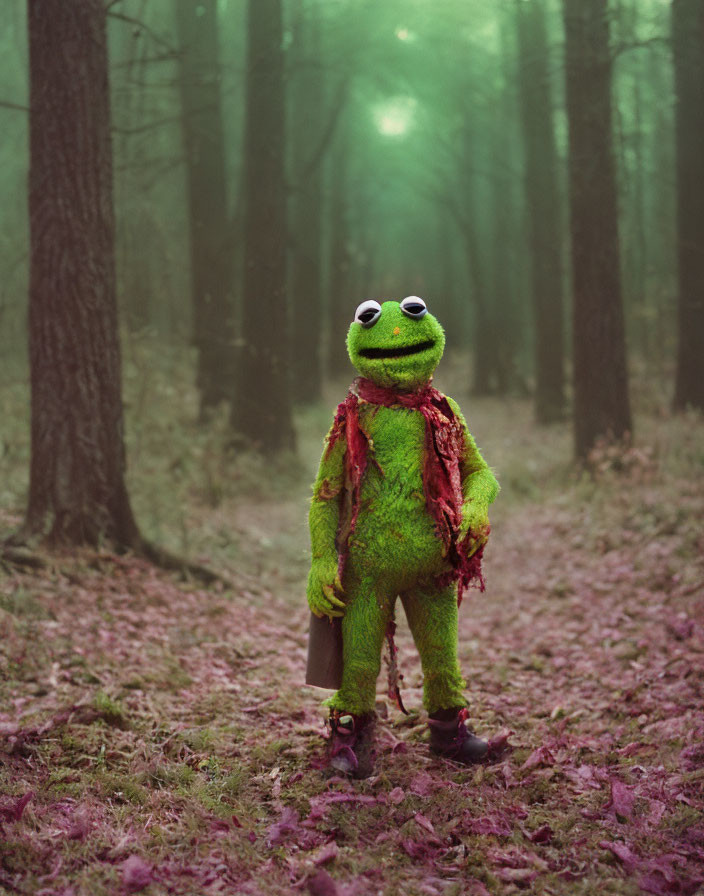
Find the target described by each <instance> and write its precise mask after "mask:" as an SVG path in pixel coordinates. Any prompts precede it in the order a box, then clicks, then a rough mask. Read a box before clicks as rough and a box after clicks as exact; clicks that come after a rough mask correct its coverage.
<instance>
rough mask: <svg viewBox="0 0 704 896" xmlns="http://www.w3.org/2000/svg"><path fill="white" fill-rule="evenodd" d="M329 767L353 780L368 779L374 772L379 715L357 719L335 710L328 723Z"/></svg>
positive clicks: (371, 714)
mask: <svg viewBox="0 0 704 896" xmlns="http://www.w3.org/2000/svg"><path fill="white" fill-rule="evenodd" d="M328 724H329V725H330V732H331V733H330V740H329V744H328V756H329V758H330V765H331V767H332V768H334V769H337V771H339V772H342V773H343V774H344V775H349V776H350V777H352V778H368V777H369V775H371V773H372V772H373V770H374V759H375V758H376V750H375V749H374V734H375V730H376V713H373V712H370V713H366V714H365V715H361V716H356V715H353V714H352V713H349V712H347V713H345V712H340V711H339V710H337V709H334V710H333V711H332V712H331V713H330V718H329V720H328Z"/></svg>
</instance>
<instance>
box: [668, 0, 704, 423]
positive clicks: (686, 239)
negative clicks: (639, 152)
mask: <svg viewBox="0 0 704 896" xmlns="http://www.w3.org/2000/svg"><path fill="white" fill-rule="evenodd" d="M672 51H673V59H674V66H675V97H676V103H675V136H676V168H677V262H678V270H679V277H678V305H677V307H678V336H679V341H678V350H677V375H676V381H675V395H674V407H675V409H676V410H683V409H684V408H686V407H693V408H698V409H699V410H700V411H704V0H672Z"/></svg>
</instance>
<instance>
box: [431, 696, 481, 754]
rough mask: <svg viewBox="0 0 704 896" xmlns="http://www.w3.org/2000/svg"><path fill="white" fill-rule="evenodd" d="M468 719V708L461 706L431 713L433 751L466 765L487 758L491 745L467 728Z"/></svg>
mask: <svg viewBox="0 0 704 896" xmlns="http://www.w3.org/2000/svg"><path fill="white" fill-rule="evenodd" d="M466 719H467V710H466V709H464V708H460V707H453V708H452V709H441V710H439V711H438V712H433V713H431V714H430V717H429V719H428V724H429V725H430V750H431V752H432V753H437V755H438V756H444V757H445V758H446V759H454V761H455V762H463V763H464V764H465V765H471V764H472V763H474V762H481V761H482V760H483V759H485V758H486V755H487V753H488V752H489V745H488V744H487V742H486V741H485V740H482V738H481V737H477V736H476V735H475V734H474V733H473V732H472V731H468V730H467V726H466V725H465V721H466Z"/></svg>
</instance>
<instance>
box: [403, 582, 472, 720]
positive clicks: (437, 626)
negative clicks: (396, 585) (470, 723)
mask: <svg viewBox="0 0 704 896" xmlns="http://www.w3.org/2000/svg"><path fill="white" fill-rule="evenodd" d="M401 601H402V603H403V609H404V610H405V611H406V618H407V619H408V626H409V628H410V629H411V633H412V635H413V640H414V641H415V644H416V648H417V649H418V653H419V654H420V661H421V665H422V667H423V704H424V706H425V708H426V709H427V711H428V713H429V714H430V713H435V712H438V711H440V710H443V709H455V708H459V707H464V706H466V705H467V700H466V698H465V696H464V694H463V692H462V691H463V688H465V687H466V684H465V682H464V681H463V679H462V674H461V673H460V666H459V661H458V658H457V585H456V584H455V583H453V584H451V585H446V586H443V587H436V586H433V585H432V584H424V585H422V586H418V587H417V588H414V589H412V590H410V591H406V592H404V593H403V594H402V595H401Z"/></svg>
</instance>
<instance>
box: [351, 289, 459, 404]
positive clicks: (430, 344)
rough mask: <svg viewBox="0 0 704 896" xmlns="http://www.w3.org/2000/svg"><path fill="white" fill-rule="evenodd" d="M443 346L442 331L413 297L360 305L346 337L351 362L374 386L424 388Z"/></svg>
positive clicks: (423, 304)
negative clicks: (399, 300) (400, 300)
mask: <svg viewBox="0 0 704 896" xmlns="http://www.w3.org/2000/svg"><path fill="white" fill-rule="evenodd" d="M444 348H445V333H444V331H443V329H442V327H441V326H440V324H439V323H438V321H437V319H436V318H434V317H433V315H432V314H430V313H429V312H428V309H427V308H426V306H425V302H424V301H423V300H422V299H419V298H418V296H408V297H407V298H405V299H403V301H402V302H384V303H383V304H379V302H375V301H374V300H372V299H369V300H367V301H366V302H362V304H361V305H359V307H358V308H357V311H356V312H355V315H354V320H353V321H352V324H351V325H350V329H349V332H348V334H347V351H348V353H349V356H350V360H351V361H352V363H353V364H354V366H355V367H356V369H357V370H358V371H359V373H361V374H362V376H363V377H366V378H367V379H369V380H371V381H372V382H373V383H375V384H376V385H377V386H386V387H391V388H394V389H401V390H403V391H412V390H414V389H418V388H420V387H421V386H423V385H425V384H426V383H427V382H428V381H429V380H430V377H431V376H432V375H433V371H434V370H435V368H436V367H437V365H438V362H439V361H440V358H441V357H442V353H443V349H444Z"/></svg>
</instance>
